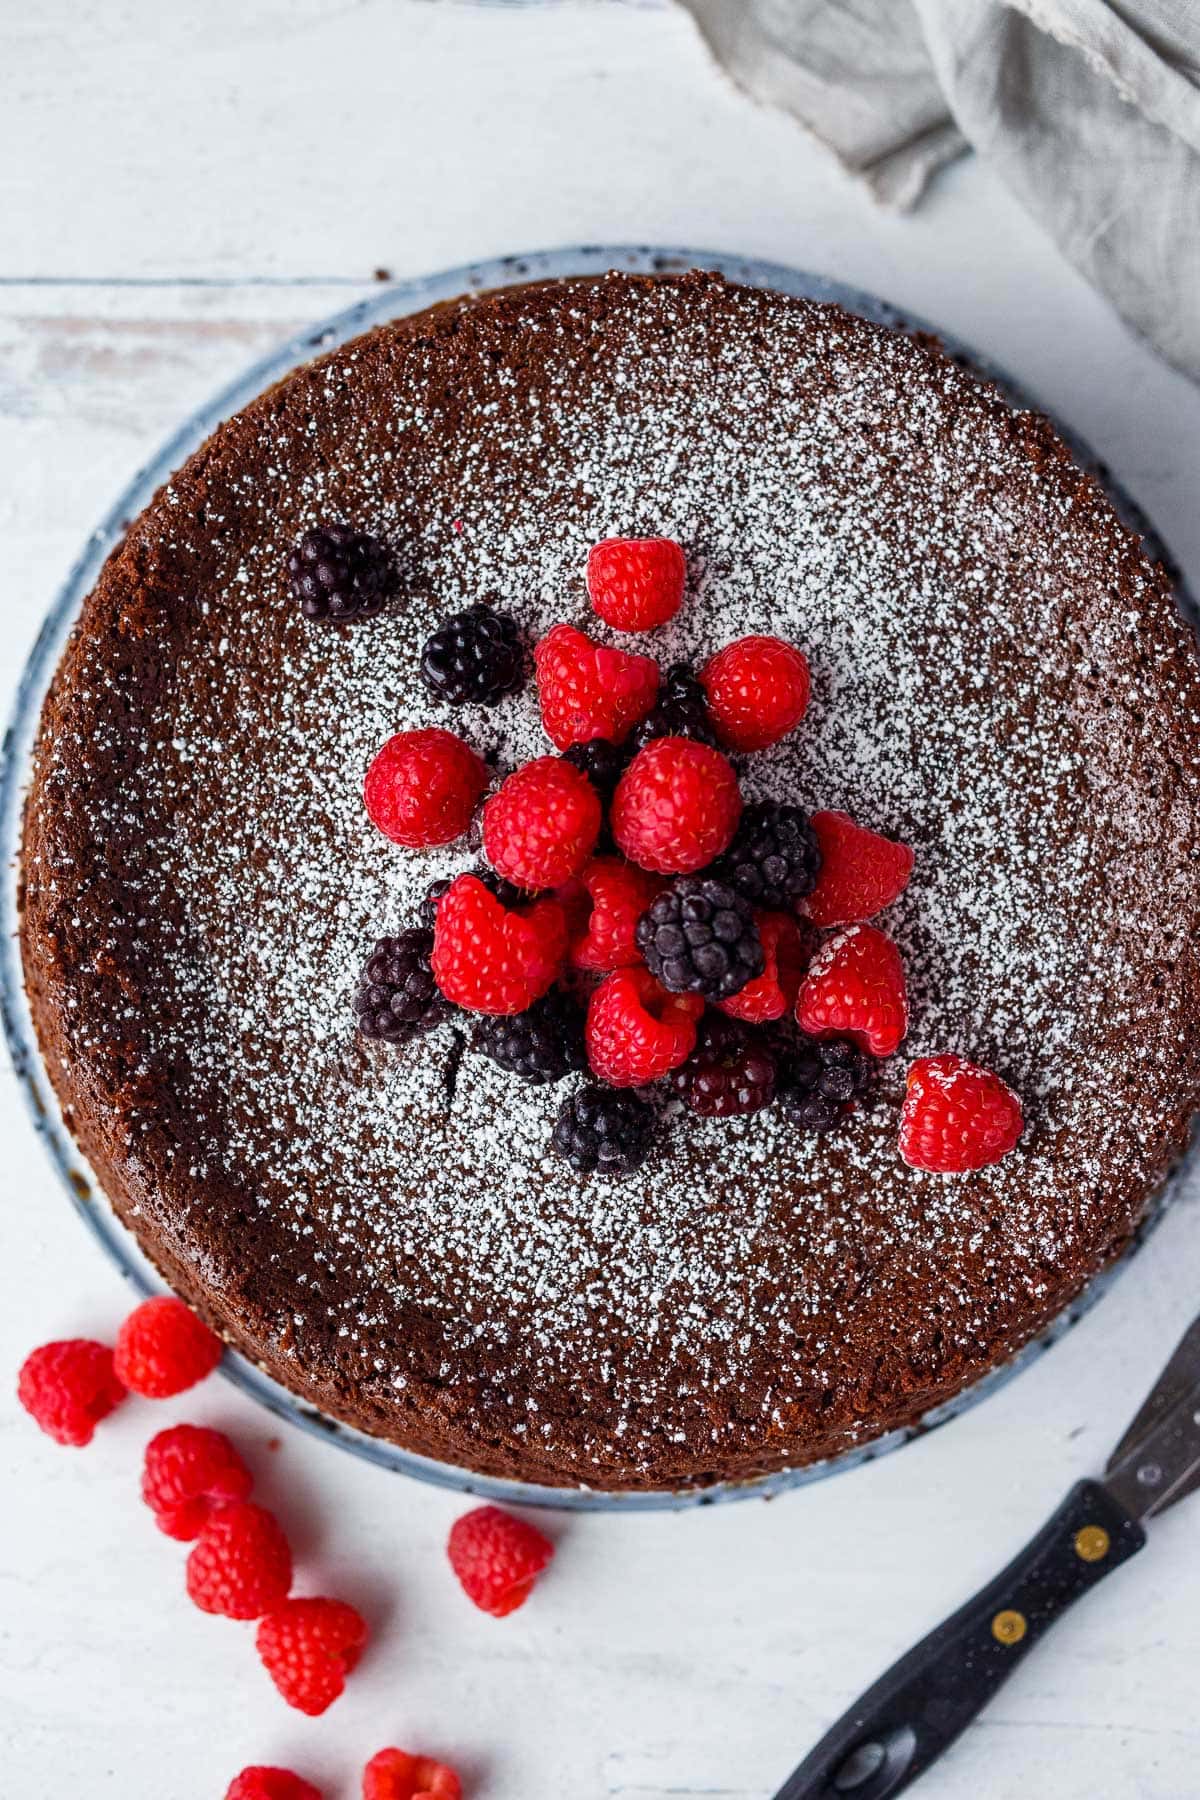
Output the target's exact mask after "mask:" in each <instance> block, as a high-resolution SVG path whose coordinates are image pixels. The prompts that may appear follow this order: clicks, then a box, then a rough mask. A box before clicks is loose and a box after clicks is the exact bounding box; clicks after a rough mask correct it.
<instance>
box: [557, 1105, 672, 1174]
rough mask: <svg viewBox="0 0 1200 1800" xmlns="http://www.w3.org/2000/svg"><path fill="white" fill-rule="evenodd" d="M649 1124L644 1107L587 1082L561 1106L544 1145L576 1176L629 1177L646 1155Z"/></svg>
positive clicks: (649, 1112) (650, 1114)
mask: <svg viewBox="0 0 1200 1800" xmlns="http://www.w3.org/2000/svg"><path fill="white" fill-rule="evenodd" d="M654 1122H655V1121H654V1111H653V1108H651V1107H649V1106H647V1105H646V1103H645V1101H643V1100H636V1099H635V1098H634V1096H633V1095H632V1094H631V1093H628V1092H627V1091H625V1090H623V1089H621V1088H610V1087H600V1086H599V1085H598V1084H597V1083H595V1082H588V1084H587V1085H586V1087H581V1088H579V1089H577V1090H576V1092H575V1093H573V1094H571V1095H569V1096H568V1098H567V1099H566V1100H564V1101H563V1103H562V1107H561V1109H560V1111H559V1115H558V1118H557V1119H556V1120H555V1124H554V1131H553V1134H552V1136H551V1139H550V1142H551V1145H552V1146H553V1148H554V1149H555V1150H556V1151H557V1152H558V1154H559V1155H560V1156H562V1157H565V1158H566V1160H567V1162H569V1163H570V1165H571V1167H572V1168H573V1169H577V1170H578V1172H579V1173H580V1174H581V1175H591V1174H593V1173H594V1174H597V1175H615V1176H621V1175H631V1174H632V1173H633V1171H634V1170H635V1169H640V1168H641V1166H642V1164H643V1163H644V1162H645V1160H646V1157H647V1155H648V1154H649V1151H650V1145H651V1141H652V1140H653V1137H654Z"/></svg>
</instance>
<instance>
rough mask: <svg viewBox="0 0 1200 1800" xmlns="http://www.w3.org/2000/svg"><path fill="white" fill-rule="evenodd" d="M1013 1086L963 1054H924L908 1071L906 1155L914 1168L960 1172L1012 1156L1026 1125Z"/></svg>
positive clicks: (903, 1122) (903, 1124)
mask: <svg viewBox="0 0 1200 1800" xmlns="http://www.w3.org/2000/svg"><path fill="white" fill-rule="evenodd" d="M1024 1127H1025V1122H1024V1119H1023V1117H1022V1114H1021V1102H1020V1101H1019V1100H1018V1099H1017V1096H1016V1095H1015V1094H1014V1093H1013V1091H1012V1089H1011V1088H1010V1087H1008V1086H1006V1085H1005V1083H1004V1082H1003V1081H1001V1079H1000V1077H999V1076H998V1075H993V1074H992V1072H991V1070H990V1069H981V1068H979V1067H978V1066H977V1064H975V1063H969V1062H966V1061H965V1060H964V1059H963V1058H962V1057H961V1056H921V1057H918V1058H917V1060H916V1062H914V1063H913V1064H912V1065H911V1066H910V1068H909V1071H908V1090H907V1092H906V1094H905V1097H904V1105H903V1107H902V1108H901V1111H900V1154H901V1156H902V1157H903V1158H904V1160H905V1162H906V1163H908V1164H909V1166H910V1167H911V1168H914V1169H928V1170H929V1171H930V1172H931V1173H933V1174H935V1175H958V1174H961V1173H963V1172H964V1171H965V1170H967V1169H982V1168H985V1167H986V1166H987V1164H988V1163H994V1162H999V1161H1000V1158H1001V1157H1002V1156H1007V1155H1008V1153H1009V1151H1010V1150H1011V1149H1012V1148H1013V1146H1014V1144H1015V1143H1016V1142H1017V1139H1018V1138H1019V1137H1020V1135H1021V1133H1022V1131H1023V1130H1024Z"/></svg>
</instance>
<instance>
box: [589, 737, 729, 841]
mask: <svg viewBox="0 0 1200 1800" xmlns="http://www.w3.org/2000/svg"><path fill="white" fill-rule="evenodd" d="M741 814H742V796H741V794H740V792H739V791H738V784H737V776H736V775H735V774H734V772H733V767H732V765H731V764H730V762H729V760H728V758H727V757H724V756H722V755H721V752H720V751H719V750H713V749H711V748H710V747H709V745H708V744H698V743H696V742H695V741H694V740H693V739H691V738H679V737H665V738H655V739H654V741H653V743H650V744H647V745H646V748H645V749H644V750H639V751H638V753H637V755H636V756H635V757H634V759H633V761H632V762H631V763H630V765H629V767H628V768H627V769H626V771H625V773H624V775H622V777H621V779H620V781H619V782H618V783H617V791H616V793H615V794H614V795H613V803H612V813H611V821H612V830H613V836H614V837H615V838H616V840H617V845H618V848H619V849H621V850H623V851H624V853H625V855H626V856H627V857H628V858H629V860H630V862H635V863H637V864H638V865H639V866H640V867H641V868H643V869H654V870H656V871H657V873H658V874H660V875H688V874H691V873H693V872H694V871H695V870H697V869H703V868H705V867H706V866H707V864H709V863H710V862H712V861H713V859H714V857H717V856H720V854H721V852H722V850H725V849H728V847H729V844H730V842H731V841H732V839H733V834H734V832H735V831H736V830H737V824H738V820H739V819H740V817H741Z"/></svg>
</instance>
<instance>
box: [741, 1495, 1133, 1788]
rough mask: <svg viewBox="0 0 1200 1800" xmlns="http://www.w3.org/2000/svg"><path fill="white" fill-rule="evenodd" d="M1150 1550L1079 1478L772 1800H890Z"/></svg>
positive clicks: (1117, 1510) (1125, 1518)
mask: <svg viewBox="0 0 1200 1800" xmlns="http://www.w3.org/2000/svg"><path fill="white" fill-rule="evenodd" d="M1145 1542H1146V1534H1145V1532H1144V1531H1143V1530H1142V1527H1141V1526H1140V1525H1139V1524H1138V1522H1137V1520H1136V1519H1132V1518H1130V1517H1129V1515H1128V1514H1127V1513H1126V1512H1125V1511H1124V1509H1123V1508H1122V1507H1120V1506H1118V1505H1117V1502H1116V1501H1115V1500H1114V1499H1113V1498H1112V1496H1111V1495H1110V1494H1109V1493H1108V1491H1107V1489H1106V1488H1103V1487H1101V1486H1100V1484H1099V1483H1098V1482H1095V1481H1080V1482H1078V1483H1077V1484H1076V1486H1075V1487H1073V1488H1072V1489H1071V1491H1070V1493H1069V1494H1068V1495H1067V1497H1066V1499H1065V1500H1064V1501H1063V1503H1062V1505H1061V1506H1060V1507H1059V1509H1058V1511H1057V1512H1056V1513H1055V1514H1054V1516H1053V1517H1052V1518H1051V1519H1050V1520H1049V1521H1048V1522H1047V1523H1046V1524H1045V1525H1044V1526H1043V1527H1042V1529H1041V1531H1039V1532H1038V1534H1037V1536H1036V1537H1035V1538H1033V1539H1031V1541H1030V1542H1029V1543H1028V1544H1027V1545H1026V1546H1025V1548H1024V1550H1022V1551H1021V1553H1020V1555H1019V1556H1016V1557H1014V1559H1013V1561H1012V1562H1010V1563H1009V1565H1008V1567H1007V1568H1006V1569H1005V1570H1004V1571H1003V1573H1002V1574H1000V1575H997V1577H996V1579H995V1580H994V1581H992V1582H990V1583H989V1584H988V1586H987V1587H985V1588H981V1589H980V1591H979V1593H978V1594H976V1595H975V1598H974V1599H973V1600H968V1601H967V1604H966V1605H965V1606H964V1607H961V1608H960V1610H959V1611H958V1612H956V1613H954V1614H952V1615H951V1617H950V1618H948V1619H946V1620H944V1621H943V1622H942V1624H940V1625H938V1626H936V1627H935V1628H934V1630H933V1631H931V1632H930V1634H929V1636H928V1637H926V1638H923V1639H922V1640H921V1642H920V1643H919V1644H917V1645H915V1646H914V1648H913V1649H911V1650H910V1651H908V1653H907V1654H906V1655H904V1656H902V1657H901V1658H900V1660H899V1662H897V1663H893V1664H892V1667H891V1668H890V1669H889V1670H888V1671H887V1673H886V1674H885V1675H882V1676H881V1677H880V1678H879V1680H878V1681H877V1682H876V1683H875V1685H874V1686H873V1687H870V1688H868V1689H867V1691H866V1693H865V1694H863V1696H862V1698H861V1699H859V1700H857V1701H856V1702H855V1704H854V1705H853V1706H852V1707H851V1708H850V1710H849V1712H847V1713H844V1714H843V1716H842V1717H841V1718H840V1719H839V1720H838V1722H837V1724H836V1725H835V1726H834V1727H833V1728H832V1730H831V1731H829V1732H827V1733H826V1735H825V1736H824V1737H823V1738H822V1739H821V1742H820V1743H819V1744H818V1745H817V1747H816V1749H815V1750H813V1751H812V1753H811V1754H810V1755H809V1756H807V1757H806V1758H805V1759H804V1761H803V1762H802V1763H801V1765H800V1767H799V1768H798V1769H797V1770H796V1772H795V1773H794V1774H793V1775H792V1776H791V1778H790V1779H789V1780H788V1781H785V1782H784V1784H783V1786H782V1787H781V1788H780V1790H779V1792H778V1793H777V1794H776V1796H775V1800H891V1797H892V1796H893V1795H894V1794H900V1793H903V1792H904V1790H905V1789H906V1788H908V1787H911V1785H912V1783H913V1782H914V1781H916V1780H917V1778H918V1776H920V1775H921V1774H922V1773H923V1772H924V1771H925V1770H926V1769H927V1768H928V1767H929V1765H930V1764H931V1763H932V1762H934V1761H936V1759H937V1758H938V1757H939V1756H940V1755H941V1754H942V1752H943V1750H945V1749H946V1748H947V1747H948V1746H949V1745H950V1744H952V1743H953V1742H954V1740H955V1738H956V1737H957V1736H958V1735H959V1733H960V1732H961V1731H962V1730H963V1729H964V1728H965V1727H966V1726H967V1725H969V1724H970V1722H971V1720H972V1719H973V1718H974V1717H975V1715H976V1713H978V1712H980V1711H981V1710H982V1709H983V1707H985V1706H986V1705H987V1703H988V1701H989V1700H990V1699H991V1698H992V1695H993V1694H994V1693H995V1692H996V1690H997V1689H998V1688H999V1687H1000V1686H1001V1684H1002V1683H1003V1682H1004V1681H1006V1680H1007V1679H1008V1677H1009V1675H1011V1673H1012V1671H1013V1670H1014V1669H1015V1668H1016V1666H1017V1664H1018V1663H1019V1662H1021V1661H1022V1660H1023V1658H1024V1657H1025V1656H1026V1655H1027V1654H1028V1652H1029V1651H1030V1650H1031V1649H1032V1648H1033V1646H1034V1644H1036V1643H1037V1641H1038V1639H1039V1638H1040V1637H1041V1635H1042V1633H1043V1632H1045V1631H1047V1630H1049V1628H1050V1626H1051V1625H1053V1623H1054V1621H1055V1620H1056V1619H1057V1618H1059V1617H1061V1615H1062V1614H1063V1613H1064V1612H1065V1611H1066V1610H1067V1608H1068V1607H1069V1606H1070V1605H1071V1604H1072V1602H1073V1601H1076V1600H1078V1599H1079V1597H1080V1595H1081V1594H1086V1593H1087V1592H1088V1590H1089V1588H1093V1587H1095V1585H1096V1583H1097V1582H1098V1581H1102V1580H1103V1579H1104V1577H1105V1576H1106V1575H1107V1574H1108V1573H1109V1571H1110V1570H1111V1569H1115V1568H1116V1567H1117V1565H1118V1563H1123V1562H1125V1561H1126V1560H1127V1559H1128V1558H1129V1557H1131V1556H1132V1555H1133V1554H1134V1553H1135V1551H1138V1550H1140V1549H1141V1548H1142V1545H1143V1544H1144V1543H1145Z"/></svg>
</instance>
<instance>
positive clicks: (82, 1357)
mask: <svg viewBox="0 0 1200 1800" xmlns="http://www.w3.org/2000/svg"><path fill="white" fill-rule="evenodd" d="M17 1398H18V1400H20V1402H21V1405H22V1406H23V1407H24V1408H25V1411H26V1412H27V1413H28V1414H29V1416H30V1417H31V1418H32V1419H36V1420H37V1423H38V1424H39V1425H40V1426H41V1428H42V1430H43V1431H44V1432H45V1433H46V1435H47V1437H52V1438H53V1439H54V1441H55V1443H56V1444H70V1445H72V1446H73V1447H74V1448H75V1449H82V1448H83V1446H84V1444H90V1443H91V1441H92V1434H93V1432H94V1431H95V1429H96V1427H97V1425H98V1424H99V1423H100V1421H101V1419H107V1417H108V1415H109V1413H110V1412H113V1411H114V1410H115V1409H116V1408H117V1407H118V1406H120V1404H121V1402H122V1400H123V1399H124V1398H125V1389H124V1387H123V1385H122V1384H121V1382H120V1381H119V1380H118V1378H117V1375H116V1371H115V1369H114V1367H113V1353H112V1351H111V1350H110V1349H109V1347H108V1345H107V1344H97V1343H95V1342H94V1341H93V1340H92V1339H91V1338H60V1339H59V1340H58V1341H57V1342H56V1343H53V1344H42V1345H41V1347H40V1348H39V1349H37V1350H33V1351H31V1352H30V1354H29V1355H28V1356H27V1357H26V1358H25V1361H24V1362H23V1363H22V1364H21V1373H20V1375H19V1376H18V1377H17Z"/></svg>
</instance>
